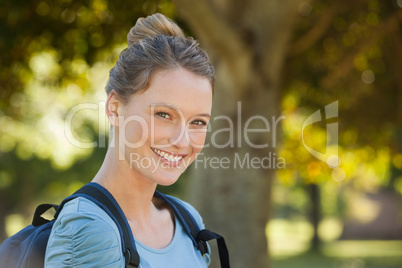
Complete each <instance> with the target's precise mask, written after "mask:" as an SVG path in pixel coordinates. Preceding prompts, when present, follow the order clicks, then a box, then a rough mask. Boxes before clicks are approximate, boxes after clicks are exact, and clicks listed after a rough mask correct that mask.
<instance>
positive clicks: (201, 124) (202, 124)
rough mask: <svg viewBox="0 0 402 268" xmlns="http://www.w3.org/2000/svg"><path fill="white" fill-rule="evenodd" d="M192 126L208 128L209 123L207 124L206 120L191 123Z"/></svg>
mask: <svg viewBox="0 0 402 268" xmlns="http://www.w3.org/2000/svg"><path fill="white" fill-rule="evenodd" d="M191 124H193V125H197V126H206V125H207V122H205V121H204V120H194V121H193V122H191Z"/></svg>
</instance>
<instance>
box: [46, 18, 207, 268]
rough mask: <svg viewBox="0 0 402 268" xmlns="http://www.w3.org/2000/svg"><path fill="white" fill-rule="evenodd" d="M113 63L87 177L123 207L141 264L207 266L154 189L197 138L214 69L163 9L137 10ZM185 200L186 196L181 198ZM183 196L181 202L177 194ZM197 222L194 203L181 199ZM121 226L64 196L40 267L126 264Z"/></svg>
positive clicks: (180, 166) (170, 178)
mask: <svg viewBox="0 0 402 268" xmlns="http://www.w3.org/2000/svg"><path fill="white" fill-rule="evenodd" d="M127 40H128V48H127V49H125V50H124V51H122V53H121V54H120V57H119V60H118V61H117V62H116V65H115V66H114V67H113V68H112V70H111V71H110V77H109V81H108V84H107V86H106V92H107V95H108V98H107V102H106V113H107V116H108V118H109V122H110V124H111V133H113V135H112V138H111V142H110V145H109V148H108V151H107V154H106V157H105V160H104V162H103V165H102V167H101V168H100V170H99V172H98V173H97V174H96V176H95V178H94V179H93V182H95V183H98V184H100V185H101V186H103V187H104V188H106V189H107V190H108V191H109V192H110V193H111V194H112V195H113V196H114V198H115V199H116V200H117V202H118V204H119V205H120V207H121V208H122V210H123V212H124V214H125V216H126V218H127V220H128V222H129V225H130V227H131V230H132V232H133V235H134V237H135V242H136V247H137V250H138V253H139V255H140V258H141V263H140V267H143V268H145V267H158V268H159V267H206V266H208V264H209V255H208V254H205V255H204V256H201V254H200V252H199V251H198V250H197V249H196V248H195V247H194V246H193V244H192V241H191V240H190V238H189V237H188V236H187V234H186V233H185V232H184V231H183V229H182V226H181V224H180V222H178V220H177V219H176V217H175V215H174V213H173V212H172V210H171V208H170V207H169V206H168V205H167V204H166V203H164V202H163V201H162V200H159V199H158V198H156V197H154V192H155V188H156V186H157V185H158V184H160V185H171V184H173V183H175V182H176V180H177V179H178V177H179V176H180V174H181V173H182V172H183V171H184V170H185V169H186V168H187V166H188V165H189V164H190V163H192V162H193V161H194V159H195V158H196V157H197V155H198V154H199V152H200V151H201V149H202V146H203V145H204V141H205V136H206V130H207V124H208V121H209V120H210V113H211V106H212V95H213V83H214V69H213V67H212V65H211V64H210V63H209V60H208V56H207V55H206V53H205V52H204V51H203V50H201V49H200V48H199V46H198V44H197V43H196V41H194V40H193V39H192V38H185V37H184V35H183V32H182V30H181V29H180V28H179V27H178V26H177V25H176V24H175V23H174V22H173V21H171V20H169V19H167V18H166V17H164V16H163V15H161V14H154V15H152V16H148V17H147V18H145V19H143V18H141V19H139V20H138V21H137V23H136V25H135V26H134V27H133V28H132V29H131V30H130V32H129V34H128V37H127ZM181 202H183V201H181ZM183 203H184V202H183ZM184 205H185V206H186V207H187V209H188V210H189V211H190V213H191V214H192V215H193V217H194V218H195V219H196V221H197V222H198V224H199V226H200V227H203V223H202V219H201V217H200V215H199V214H198V213H197V211H196V210H195V209H194V208H193V207H191V206H190V205H189V204H187V203H184ZM124 263H125V260H124V257H123V255H122V249H121V245H120V237H119V232H118V229H117V227H116V225H115V224H114V222H113V221H112V220H111V219H110V217H108V216H107V214H106V213H105V212H104V211H103V210H102V209H100V208H99V207H98V206H97V205H95V204H94V203H92V202H91V201H90V200H88V199H85V198H82V197H79V198H76V199H74V200H72V201H70V202H68V203H67V204H66V205H65V207H64V208H63V210H62V212H61V214H60V215H59V217H58V218H57V220H56V222H55V224H54V227H53V229H52V233H51V235H50V237H49V242H48V245H47V250H46V257H45V267H124Z"/></svg>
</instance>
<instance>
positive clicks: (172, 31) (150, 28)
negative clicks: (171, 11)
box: [127, 13, 185, 45]
mask: <svg viewBox="0 0 402 268" xmlns="http://www.w3.org/2000/svg"><path fill="white" fill-rule="evenodd" d="M157 35H166V36H178V37H182V38H185V37H184V34H183V31H182V30H181V29H180V27H179V26H178V25H177V24H176V23H175V22H174V21H172V20H171V19H169V18H166V17H165V16H164V15H162V14H160V13H155V14H153V15H150V16H147V17H146V18H139V19H138V20H137V22H136V23H135V25H134V27H133V28H131V30H130V32H129V33H128V34H127V43H128V45H131V44H134V43H136V42H139V41H141V40H143V39H145V38H152V37H155V36H157Z"/></svg>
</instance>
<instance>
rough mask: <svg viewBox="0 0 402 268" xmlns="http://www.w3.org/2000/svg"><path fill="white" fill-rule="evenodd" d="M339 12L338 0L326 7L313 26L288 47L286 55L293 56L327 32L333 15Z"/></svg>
mask: <svg viewBox="0 0 402 268" xmlns="http://www.w3.org/2000/svg"><path fill="white" fill-rule="evenodd" d="M338 13H339V2H335V3H334V4H333V6H331V7H330V8H328V10H327V12H325V13H323V14H322V15H321V17H320V18H319V19H318V20H317V22H316V23H315V26H314V27H313V28H312V29H311V30H310V31H308V32H307V33H306V34H305V35H303V36H302V37H301V38H300V39H299V40H297V41H296V42H294V43H293V44H290V46H289V47H288V57H295V56H297V55H299V54H301V53H302V52H304V51H306V50H307V49H308V48H310V47H311V46H312V45H314V44H315V43H316V42H317V41H318V40H319V39H321V37H322V36H323V35H324V34H325V33H326V32H327V30H328V28H329V27H330V26H331V23H332V21H333V19H334V18H335V16H336V15H337V14H338Z"/></svg>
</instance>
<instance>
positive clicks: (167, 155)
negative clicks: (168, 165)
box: [151, 147, 185, 163]
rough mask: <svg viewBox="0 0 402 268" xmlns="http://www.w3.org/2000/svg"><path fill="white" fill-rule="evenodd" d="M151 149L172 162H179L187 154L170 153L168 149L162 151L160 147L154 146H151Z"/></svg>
mask: <svg viewBox="0 0 402 268" xmlns="http://www.w3.org/2000/svg"><path fill="white" fill-rule="evenodd" d="M151 149H152V151H154V153H155V154H157V155H158V156H160V157H161V158H163V159H166V160H168V161H170V162H175V163H178V162H179V161H180V160H182V159H183V157H184V156H185V155H177V154H171V153H168V152H166V151H161V150H159V149H156V148H152V147H151Z"/></svg>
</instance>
